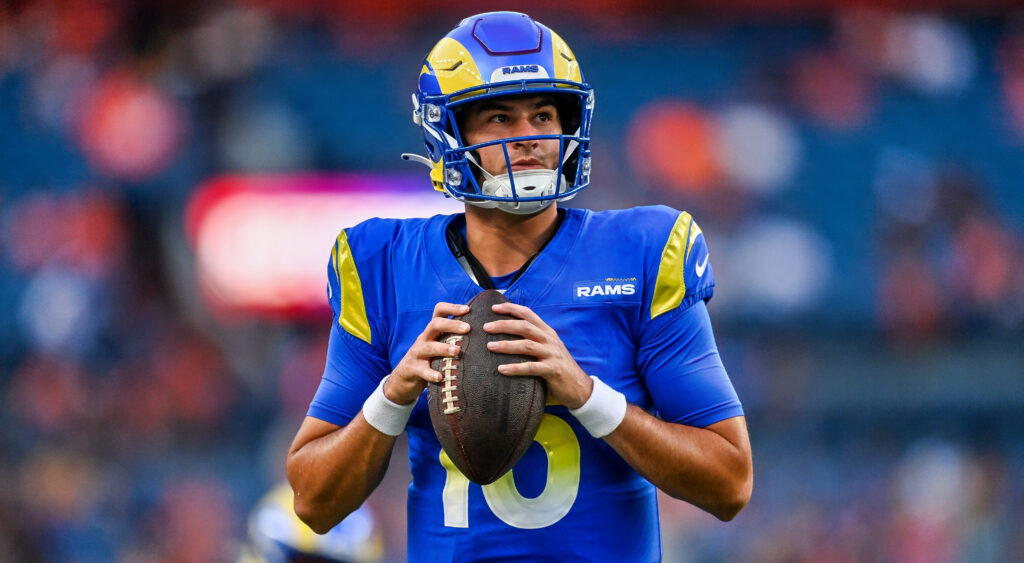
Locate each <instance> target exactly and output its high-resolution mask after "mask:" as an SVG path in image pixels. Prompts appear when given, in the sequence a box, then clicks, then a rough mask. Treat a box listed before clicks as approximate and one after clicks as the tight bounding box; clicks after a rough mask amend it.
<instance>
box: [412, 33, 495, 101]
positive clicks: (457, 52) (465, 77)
mask: <svg viewBox="0 0 1024 563" xmlns="http://www.w3.org/2000/svg"><path fill="white" fill-rule="evenodd" d="M427 62H429V63H430V68H432V69H433V70H434V73H433V75H434V77H435V78H437V84H438V86H440V88H441V92H444V93H445V94H451V93H452V92H458V91H459V90H465V89H466V88H473V87H475V86H482V85H483V84H484V77H483V76H482V75H481V74H480V69H479V68H478V67H477V66H476V62H475V61H473V55H471V54H469V51H468V50H466V48H465V47H464V46H463V45H462V43H459V42H458V41H456V40H455V39H452V38H451V37H445V38H443V39H441V41H439V42H438V43H437V45H435V46H434V50H433V51H431V52H430V54H429V55H427ZM430 68H428V67H427V65H424V66H423V70H421V71H420V74H423V73H429V72H430Z"/></svg>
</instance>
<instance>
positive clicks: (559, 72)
mask: <svg viewBox="0 0 1024 563" xmlns="http://www.w3.org/2000/svg"><path fill="white" fill-rule="evenodd" d="M551 47H552V48H551V51H552V54H553V56H554V65H553V68H554V69H555V76H554V77H553V78H558V79H562V80H572V81H574V82H583V75H582V74H581V73H580V63H579V62H578V61H577V60H576V55H574V54H573V53H572V49H570V48H569V45H568V44H566V42H565V41H564V40H563V39H562V38H561V37H559V35H558V34H557V33H555V32H554V31H552V32H551Z"/></svg>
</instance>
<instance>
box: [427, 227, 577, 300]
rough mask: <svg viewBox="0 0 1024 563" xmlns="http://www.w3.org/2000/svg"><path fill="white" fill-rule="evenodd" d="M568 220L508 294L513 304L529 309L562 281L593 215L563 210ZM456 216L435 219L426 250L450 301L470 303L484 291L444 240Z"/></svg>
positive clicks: (513, 284)
mask: <svg viewBox="0 0 1024 563" xmlns="http://www.w3.org/2000/svg"><path fill="white" fill-rule="evenodd" d="M564 209H565V218H564V219H562V224H561V225H559V227H558V231H557V232H556V233H555V236H554V237H552V239H551V240H550V241H549V242H548V244H547V246H545V247H544V249H543V250H541V252H540V254H538V255H537V257H536V258H535V259H534V260H533V263H532V264H530V266H529V267H528V268H527V269H526V271H525V272H523V274H522V275H521V276H519V279H517V280H516V281H515V282H513V283H512V285H510V286H509V287H508V289H507V290H506V291H505V296H506V297H508V299H509V300H510V301H513V302H516V303H520V304H522V305H526V306H530V305H531V304H534V303H537V302H539V300H540V299H541V298H542V297H543V296H544V295H545V294H546V293H547V292H548V291H549V290H550V289H551V287H552V285H553V284H554V283H555V281H556V280H557V279H558V278H559V274H560V273H561V271H562V270H563V269H564V268H565V267H566V266H567V264H568V262H569V258H570V256H571V254H572V252H573V250H574V248H575V247H576V243H577V240H578V238H579V235H580V232H581V231H582V226H583V224H584V223H585V221H586V218H587V217H588V216H589V214H590V212H589V211H587V210H584V209H573V208H564ZM460 216H463V214H461V213H460V214H456V215H439V216H436V217H434V218H433V220H432V221H431V222H430V225H429V227H428V228H427V229H426V230H425V231H424V237H425V238H426V240H424V241H423V244H424V247H425V248H427V249H428V254H429V255H430V262H431V265H432V266H433V268H434V272H435V273H436V274H437V277H438V279H439V280H440V282H441V284H442V285H443V286H444V287H445V289H446V294H447V295H448V298H449V299H451V300H452V302H454V303H468V302H469V300H470V299H472V298H473V297H474V296H475V295H476V294H477V293H480V292H481V291H483V288H482V287H480V286H479V285H477V284H476V283H475V282H473V280H472V278H470V277H469V274H467V273H466V271H465V270H464V269H463V267H462V265H461V264H460V263H459V261H458V260H457V259H456V258H455V256H454V255H452V253H451V250H450V249H449V248H448V243H447V240H446V238H445V231H446V230H447V228H448V224H449V223H451V222H452V221H453V220H455V218H456V217H460Z"/></svg>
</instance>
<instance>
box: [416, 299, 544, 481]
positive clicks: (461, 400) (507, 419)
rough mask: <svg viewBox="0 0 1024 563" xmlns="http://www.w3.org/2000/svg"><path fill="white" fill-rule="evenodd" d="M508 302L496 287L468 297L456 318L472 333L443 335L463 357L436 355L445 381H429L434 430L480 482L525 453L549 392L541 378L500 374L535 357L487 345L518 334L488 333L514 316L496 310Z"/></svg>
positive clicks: (492, 477) (456, 461)
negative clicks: (500, 370) (492, 326)
mask: <svg viewBox="0 0 1024 563" xmlns="http://www.w3.org/2000/svg"><path fill="white" fill-rule="evenodd" d="M506 301H508V300H507V299H505V296H504V295H502V294H501V293H500V292H498V291H495V290H493V289H488V290H485V291H483V292H481V293H479V294H477V296H476V297H474V298H473V299H472V300H471V301H470V302H469V312H468V313H466V314H465V315H463V316H461V317H455V318H457V319H461V320H462V321H464V322H467V323H469V325H470V329H469V332H468V333H466V334H464V335H457V334H444V335H442V336H441V338H440V339H439V340H441V341H442V342H449V343H453V344H457V345H459V346H460V347H461V350H460V352H459V355H458V357H452V358H434V359H433V361H431V363H430V365H431V367H433V368H434V369H435V370H437V371H439V372H441V373H442V374H443V375H444V379H443V380H442V381H441V382H440V383H430V384H429V385H428V388H429V389H430V391H429V408H430V421H431V422H432V423H433V425H434V432H435V433H436V434H437V439H438V440H439V441H440V442H441V447H443V448H444V451H445V452H447V453H448V457H449V458H451V460H452V462H453V463H454V464H455V466H456V467H458V468H459V470H460V471H462V473H463V475H465V476H466V477H468V478H469V480H470V481H473V482H474V483H478V484H480V485H486V484H488V483H493V482H494V481H496V480H498V478H499V477H501V476H502V475H504V474H505V473H507V472H508V471H509V470H510V469H512V466H514V465H515V464H516V462H517V461H519V458H521V457H522V456H523V454H525V453H526V450H527V449H529V447H530V444H531V443H532V442H533V438H534V436H536V435H537V428H538V427H539V426H540V421H541V417H543V416H544V403H545V401H546V396H547V393H546V388H545V385H544V380H543V379H541V378H540V377H534V376H505V375H501V374H500V373H498V366H499V365H501V364H511V363H517V362H528V361H533V360H534V358H532V357H529V356H518V355H510V354H496V353H494V352H491V351H490V350H488V349H487V343H488V342H490V341H492V340H515V339H518V338H519V337H518V336H513V335H509V334H490V333H487V332H484V329H483V326H484V324H485V323H488V322H490V321H496V320H500V319H512V318H514V317H511V316H509V315H499V314H497V313H495V312H494V311H492V310H491V306H492V305H495V304H497V303H504V302H506Z"/></svg>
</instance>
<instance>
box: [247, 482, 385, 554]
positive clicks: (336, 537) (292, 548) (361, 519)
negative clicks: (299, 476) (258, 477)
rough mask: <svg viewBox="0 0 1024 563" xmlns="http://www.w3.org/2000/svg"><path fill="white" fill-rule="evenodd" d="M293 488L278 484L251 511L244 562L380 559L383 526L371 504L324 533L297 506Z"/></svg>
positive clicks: (286, 484)
mask: <svg viewBox="0 0 1024 563" xmlns="http://www.w3.org/2000/svg"><path fill="white" fill-rule="evenodd" d="M292 504H293V497H292V489H291V487H290V486H289V485H288V483H278V484H277V485H275V486H274V488H272V489H271V490H270V491H268V492H267V493H266V494H265V495H263V498H261V499H260V501H259V502H258V503H257V504H256V506H255V507H254V508H253V509H252V512H251V513H250V514H249V525H248V536H249V537H248V542H246V544H245V545H244V546H243V548H242V552H241V553H240V554H239V557H238V563H301V562H305V563H316V562H319V563H369V562H370V561H380V560H381V557H382V556H383V554H384V544H383V539H382V537H381V533H380V528H379V527H378V525H377V522H376V520H375V519H374V516H373V513H372V512H371V511H370V508H369V507H368V506H366V505H363V506H361V507H359V509H358V510H356V511H354V512H353V513H351V514H349V515H348V516H347V517H346V518H345V520H343V521H342V522H341V523H339V524H338V525H336V526H334V527H333V528H331V529H330V531H328V532H327V533H326V534H323V535H319V534H316V533H314V532H313V530H310V529H309V527H308V526H306V525H305V524H304V523H303V522H302V521H301V520H299V517H298V516H296V515H295V510H294V509H293V508H292Z"/></svg>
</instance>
